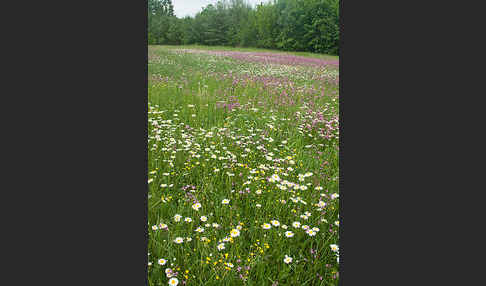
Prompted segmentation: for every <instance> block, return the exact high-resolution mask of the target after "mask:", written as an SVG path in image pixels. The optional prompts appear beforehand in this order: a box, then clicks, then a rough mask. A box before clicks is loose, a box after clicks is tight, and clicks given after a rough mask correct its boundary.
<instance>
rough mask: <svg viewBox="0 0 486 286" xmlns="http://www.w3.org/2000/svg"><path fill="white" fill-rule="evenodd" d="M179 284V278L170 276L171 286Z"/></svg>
mask: <svg viewBox="0 0 486 286" xmlns="http://www.w3.org/2000/svg"><path fill="white" fill-rule="evenodd" d="M177 284H179V280H178V279H177V278H175V277H173V278H170V280H169V285H171V286H177Z"/></svg>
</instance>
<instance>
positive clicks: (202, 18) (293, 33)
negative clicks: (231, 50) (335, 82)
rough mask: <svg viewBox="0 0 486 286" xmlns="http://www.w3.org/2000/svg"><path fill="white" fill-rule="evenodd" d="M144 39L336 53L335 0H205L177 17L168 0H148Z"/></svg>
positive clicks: (170, 42) (337, 4) (337, 33)
mask: <svg viewBox="0 0 486 286" xmlns="http://www.w3.org/2000/svg"><path fill="white" fill-rule="evenodd" d="M148 41H149V44H176V45H180V44H185V45H189V44H201V45H222V46H243V47H257V48H268V49H280V50H286V51H307V52H315V53H327V54H334V55H337V54H339V0H274V1H273V2H270V3H261V4H259V5H257V6H256V7H255V8H253V7H252V6H251V5H250V4H248V3H247V2H245V0H221V1H218V2H217V3H216V4H215V5H212V4H209V5H207V6H206V7H204V8H203V9H202V11H200V12H198V13H197V14H196V15H195V17H185V18H183V19H180V18H177V17H176V16H175V15H174V9H173V5H172V3H171V1H170V0H149V5H148Z"/></svg>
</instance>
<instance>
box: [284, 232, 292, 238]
mask: <svg viewBox="0 0 486 286" xmlns="http://www.w3.org/2000/svg"><path fill="white" fill-rule="evenodd" d="M285 236H286V237H292V236H294V233H293V232H291V231H286V232H285Z"/></svg>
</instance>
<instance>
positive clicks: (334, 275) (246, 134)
mask: <svg viewBox="0 0 486 286" xmlns="http://www.w3.org/2000/svg"><path fill="white" fill-rule="evenodd" d="M148 54H149V56H148V72H149V76H148V77H149V83H148V120H149V122H148V138H147V140H148V170H149V173H148V185H149V192H148V225H147V227H148V229H149V241H148V252H149V253H148V265H149V266H148V280H149V285H273V286H275V285H337V284H338V281H339V267H338V266H339V180H338V178H339V159H338V154H339V144H338V141H339V121H338V120H339V118H338V114H339V85H338V82H339V64H338V61H339V58H338V57H334V56H326V55H313V54H310V53H305V54H303V53H283V52H277V51H269V50H259V49H237V48H214V47H211V48H208V47H204V46H171V47H167V46H149V51H148Z"/></svg>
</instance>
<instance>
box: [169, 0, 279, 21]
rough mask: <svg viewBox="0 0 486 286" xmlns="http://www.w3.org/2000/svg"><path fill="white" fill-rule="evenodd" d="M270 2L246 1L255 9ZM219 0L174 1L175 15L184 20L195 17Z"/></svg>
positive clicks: (262, 0) (266, 0)
mask: <svg viewBox="0 0 486 286" xmlns="http://www.w3.org/2000/svg"><path fill="white" fill-rule="evenodd" d="M269 1H270V0H246V2H247V3H250V4H251V5H252V6H253V7H255V5H256V4H260V2H264V3H266V2H269ZM217 2H218V0H172V4H173V5H174V13H175V15H176V16H177V17H179V18H183V17H185V16H191V17H194V15H196V13H197V12H199V11H201V9H202V7H205V6H207V5H208V4H213V5H214V4H216V3H217Z"/></svg>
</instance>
